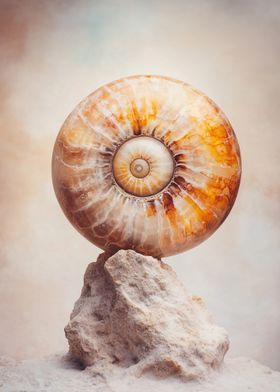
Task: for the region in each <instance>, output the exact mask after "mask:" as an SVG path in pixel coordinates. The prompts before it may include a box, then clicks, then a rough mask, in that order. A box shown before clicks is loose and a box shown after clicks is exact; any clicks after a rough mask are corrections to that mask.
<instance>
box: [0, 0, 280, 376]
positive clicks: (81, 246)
mask: <svg viewBox="0 0 280 392" xmlns="http://www.w3.org/2000/svg"><path fill="white" fill-rule="evenodd" d="M0 7H1V11H0V15H1V32H0V37H1V53H0V59H1V69H0V77H1V91H0V92H1V117H0V122H1V127H0V132H1V143H0V160H1V162H0V176H1V181H0V184H1V187H0V197H1V204H0V213H1V231H0V240H1V248H0V257H1V260H0V350H1V352H2V353H3V354H5V355H9V356H14V357H19V358H25V357H35V356H40V355H42V354H47V353H51V352H56V351H59V350H65V349H66V341H65V339H64V334H63V327H64V325H65V324H66V323H67V320H68V317H69V313H70V311H71V309H72V306H73V302H74V301H75V299H77V297H78V295H79V292H80V288H81V284H82V275H83V272H84V270H85V268H86V265H87V264H88V263H89V262H90V261H92V260H94V259H95V257H96V255H97V254H98V253H99V252H100V251H99V250H98V249H97V248H96V247H94V246H93V245H91V244H90V243H89V242H88V241H87V240H85V239H84V238H82V237H81V236H80V235H79V234H78V233H77V232H76V231H75V230H74V229H73V228H72V227H71V225H70V224H69V223H68V222H67V221H66V219H65V218H64V216H63V214H62V211H61V210H60V208H59V206H58V203H57V201H56V199H55V196H54V192H53V189H52V184H51V176H50V160H51V153H52V146H53V143H54V140H55V137H56V135H57V132H58V130H59V128H60V126H61V124H62V122H63V121H64V119H65V117H66V116H67V115H68V113H69V112H70V111H71V110H72V109H73V108H74V106H75V105H76V104H77V103H78V102H79V101H80V100H81V99H82V98H84V97H85V96H86V95H88V94H89V93H90V92H92V91H93V90H94V89H96V88H97V87H98V86H100V85H102V84H104V83H107V82H109V81H111V80H114V79H116V78H119V77H123V76H127V75H132V74H141V73H144V74H145V73H149V74H162V75H169V76H172V77H175V78H178V79H182V80H184V81H187V82H188V83H190V84H192V85H194V86H195V87H197V88H199V89H200V90H202V91H204V92H205V93H206V94H208V95H209V96H210V97H211V98H212V99H214V100H215V101H216V102H217V103H218V105H220V106H221V107H222V109H223V110H224V111H225V113H226V114H227V116H228V117H229V119H230V121H231V123H232V125H233V127H234V129H235V131H236V134H237V136H238V139H239V142H240V146H241V152H242V159H243V177H242V183H241V188H240V192H239V196H238V198H237V201H236V204H235V206H234V208H233V210H232V212H231V214H230V216H229V217H228V219H227V220H226V222H225V223H224V224H223V225H222V227H221V228H220V229H219V230H218V231H217V232H216V233H215V234H214V235H213V236H212V237H211V238H210V239H209V240H207V241H206V242H205V243H203V244H202V245H200V246H199V247H198V248H196V249H193V250H191V251H189V252H187V253H184V254H181V255H178V256H175V257H172V258H169V259H168V260H166V261H167V262H169V263H170V264H171V265H172V267H173V268H174V269H175V270H176V271H177V272H178V274H179V277H180V279H181V280H182V281H183V282H184V283H185V285H186V286H187V287H189V289H190V290H191V291H192V292H193V293H194V294H198V295H201V296H203V297H204V298H205V300H206V303H207V305H208V307H209V309H210V310H211V311H212V312H213V314H214V315H215V318H216V320H217V321H218V322H219V323H220V324H221V325H223V326H225V327H226V328H227V330H228V331H229V334H230V337H231V350H230V353H229V354H228V355H231V356H236V355H245V356H250V357H253V358H255V359H257V360H259V361H261V362H263V363H265V364H267V365H270V366H272V367H273V368H278V369H279V368H280V350H279V339H280V334H279V330H280V312H279V302H280V288H279V277H280V263H279V261H280V260H279V259H280V256H279V254H280V249H279V248H280V246H279V242H280V236H279V234H280V225H279V218H280V206H279V195H280V189H279V188H280V182H279V175H280V170H279V164H280V154H279V139H280V136H279V114H280V109H279V99H280V93H279V87H280V86H279V80H280V75H279V69H280V67H279V58H280V53H279V46H278V45H279V34H280V27H279V26H280V24H279V22H280V20H279V19H280V2H279V1H276V0H275V1H272V0H270V1H257V0H255V1H248V0H247V1H241V0H240V1H227V0H225V1H222V0H221V1H217V0H216V1H210V0H208V1H202V0H199V1H194V0H193V1H179V0H172V1H164V0H161V1H153V0H147V1H143V0H142V1H113V0H111V1H76V2H74V1H66V0H65V1H49V2H47V1H36V0H34V1H14V0H7V1H3V0H2V1H0Z"/></svg>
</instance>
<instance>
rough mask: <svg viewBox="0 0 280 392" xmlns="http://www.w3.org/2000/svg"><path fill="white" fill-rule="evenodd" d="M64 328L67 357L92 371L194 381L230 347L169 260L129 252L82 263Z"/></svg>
mask: <svg viewBox="0 0 280 392" xmlns="http://www.w3.org/2000/svg"><path fill="white" fill-rule="evenodd" d="M65 333H66V337H67V339H68V342H69V352H70V354H71V356H72V357H73V358H75V359H76V360H78V361H79V362H80V363H81V364H82V365H83V366H84V367H87V366H91V370H92V371H93V372H94V371H95V373H96V374H98V373H101V374H102V373H103V372H104V369H107V371H108V372H112V371H113V370H112V369H113V368H114V367H116V366H118V367H123V368H130V371H131V370H132V369H133V372H134V374H137V375H141V374H142V373H144V372H150V373H153V374H155V375H158V376H163V377H166V376H170V375H178V376H180V377H181V378H182V379H184V380H194V379H198V378H201V377H205V376H206V375H207V374H208V373H209V371H210V370H211V369H216V368H218V367H219V366H220V364H221V362H222V361H223V358H224V355H225V353H226V351H227V349H228V346H229V342H228V337H227V334H226V332H225V330H224V329H223V328H220V327H218V326H216V325H215V324H213V322H212V320H211V317H210V315H209V313H208V311H207V310H206V308H205V306H204V304H203V301H202V299H201V298H199V297H195V296H191V295H189V294H188V293H187V292H186V290H185V288H184V287H183V285H182V284H181V283H180V282H179V281H178V279H177V277H176V274H175V273H174V272H173V270H172V269H171V268H170V267H169V266H168V265H167V264H165V263H163V262H162V261H159V260H157V259H154V258H152V257H147V256H143V255H141V254H138V253H136V252H134V251H132V250H126V251H125V250H120V251H119V252H118V253H116V254H114V255H113V256H111V257H109V258H108V255H106V254H102V255H100V256H99V258H98V260H97V262H96V263H91V264H90V265H89V266H88V268H87V271H86V273H85V277H84V286H83V289H82V293H81V297H80V298H79V300H78V301H77V302H76V304H75V307H74V310H73V312H72V314H71V319H70V322H69V324H68V325H67V326H66V328H65Z"/></svg>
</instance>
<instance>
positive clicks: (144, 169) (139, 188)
mask: <svg viewBox="0 0 280 392" xmlns="http://www.w3.org/2000/svg"><path fill="white" fill-rule="evenodd" d="M112 166H113V176H114V179H115V181H116V183H117V184H118V185H119V187H120V188H121V189H122V190H124V191H125V192H126V193H128V194H131V195H134V196H138V197H147V196H151V195H155V194H156V193H159V192H160V191H162V190H163V189H164V188H165V187H166V186H167V185H168V184H169V183H170V181H171V179H172V177H173V173H174V162H173V158H172V156H171V153H170V152H169V150H168V148H167V147H166V146H165V145H164V144H163V143H162V142H161V141H159V140H158V139H155V138H153V137H147V136H139V137H134V138H132V139H129V140H127V141H126V142H124V143H123V144H122V145H121V146H120V147H119V148H118V150H117V151H116V153H115V155H114V158H113V165H112Z"/></svg>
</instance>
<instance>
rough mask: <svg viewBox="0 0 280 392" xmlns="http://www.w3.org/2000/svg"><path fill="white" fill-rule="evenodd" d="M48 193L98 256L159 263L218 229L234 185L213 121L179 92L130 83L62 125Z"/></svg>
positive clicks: (187, 93)
mask: <svg viewBox="0 0 280 392" xmlns="http://www.w3.org/2000/svg"><path fill="white" fill-rule="evenodd" d="M52 170H53V184H54V189H55V192H56V195H57V198H58V201H59V203H60V205H61V207H62V209H63V211H64V213H65V215H66V216H67V217H68V219H69V220H70V222H71V223H72V224H73V225H74V226H75V228H76V229H77V230H78V231H79V232H80V233H81V234H83V235H84V236H85V237H86V238H87V239H88V240H90V241H91V242H92V243H94V244H95V245H97V246H99V247H100V248H102V249H110V248H112V249H119V248H123V249H135V250H136V251H138V252H140V253H143V254H148V255H152V256H155V257H163V256H169V255H173V254H176V253H179V252H183V251H185V250H187V249H190V248H192V247H194V246H196V245H198V244H199V243H201V242H202V241H203V240H205V239H206V238H208V237H209V236H210V235H211V234H212V233H213V232H214V231H215V230H216V229H217V228H218V227H219V226H220V224H221V223H222V222H223V221H224V220H225V218H226V217H227V215H228V213H229V211H230V210H231V208H232V206H233V203H234V201H235V198H236V195H237V192H238V187H239V182H240V175H241V161H240V153H239V146H238V142H237V139H236V137H235V134H234V132H233V129H232V127H231V125H230V123H229V122H228V120H227V119H226V117H225V115H224V114H223V113H222V111H221V110H220V109H219V108H218V107H217V106H216V105H215V103H214V102H213V101H211V100H210V99H209V98H208V97H207V96H205V95H204V94H202V93H201V92H199V91H197V90H196V89H194V88H193V87H191V86H189V85H187V84H186V83H183V82H180V81H177V80H174V79H171V78H167V77H161V76H134V77H128V78H124V79H120V80H117V81H115V82H112V83H109V84H107V85H105V86H103V87H101V88H99V89H98V90H96V91H95V92H93V93H92V94H91V95H89V96H88V97H87V98H86V99H84V100H83V101H82V102H81V103H80V104H79V105H78V106H77V107H76V108H75V109H74V111H73V112H72V113H71V114H70V115H69V116H68V118H67V119H66V121H65V122H64V124H63V126H62V128H61V130H60V132H59V135H58V137H57V140H56V143H55V146H54V152H53V169H52Z"/></svg>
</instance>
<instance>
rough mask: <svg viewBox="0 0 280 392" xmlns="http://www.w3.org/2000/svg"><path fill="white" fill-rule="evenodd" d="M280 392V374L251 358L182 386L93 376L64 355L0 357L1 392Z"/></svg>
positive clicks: (125, 374)
mask: <svg viewBox="0 0 280 392" xmlns="http://www.w3.org/2000/svg"><path fill="white" fill-rule="evenodd" d="M175 389H176V392H183V391H184V392H237V391H238V392H243V391H244V392H245V391H252V392H263V391H269V392H279V391H280V372H276V371H273V370H271V369H269V368H268V367H266V366H263V365H261V364H259V363H258V362H256V361H254V360H251V359H248V358H235V359H228V360H227V361H225V363H224V365H223V367H222V368H221V370H220V371H218V372H213V373H212V374H211V375H209V378H208V379H207V380H204V381H201V382H187V383H183V382H181V381H179V380H178V379H176V378H169V379H164V380H163V379H156V378H154V377H152V376H149V375H148V376H145V377H141V378H136V377H135V376H132V374H131V368H130V369H122V368H116V369H115V372H113V373H111V374H110V377H109V378H107V379H106V378H105V377H104V376H103V375H102V374H95V375H93V374H92V372H91V369H90V368H88V369H87V370H81V369H78V368H77V367H76V366H75V365H74V364H73V363H71V362H70V361H69V360H67V359H66V358H65V357H63V356H61V355H53V356H50V357H47V358H43V359H38V360H25V361H20V362H16V361H14V360H11V359H9V358H5V357H2V358H0V391H1V392H35V391H36V392H45V391H48V392H64V391H75V392H78V391H79V392H83V391H85V392H87V391H91V392H92V391H96V392H128V391H131V390H133V391H134V392H140V391H141V392H143V391H158V392H167V391H168V392H170V391H171V390H175Z"/></svg>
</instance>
